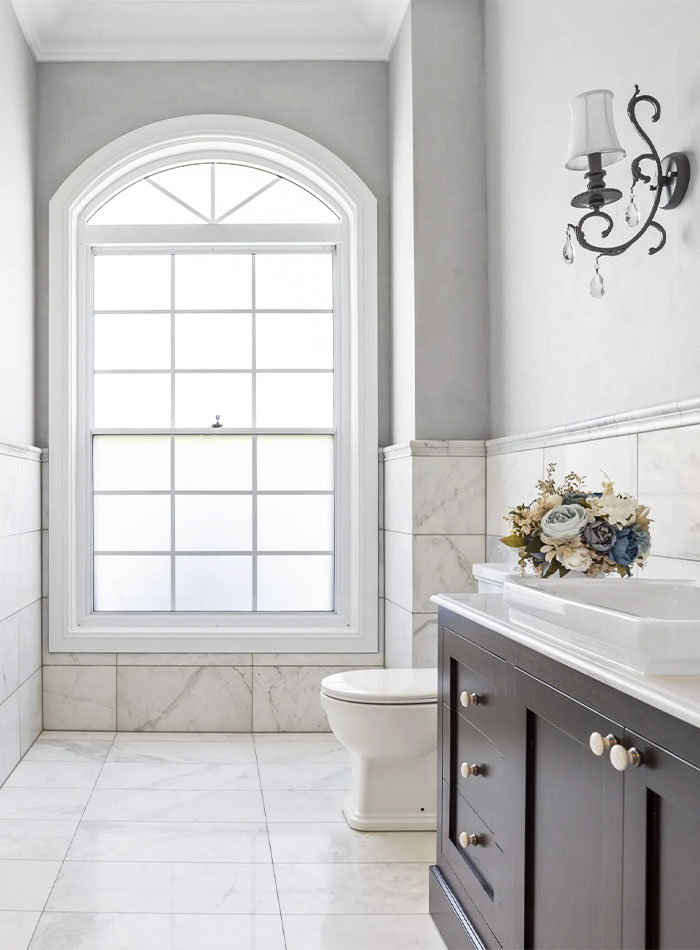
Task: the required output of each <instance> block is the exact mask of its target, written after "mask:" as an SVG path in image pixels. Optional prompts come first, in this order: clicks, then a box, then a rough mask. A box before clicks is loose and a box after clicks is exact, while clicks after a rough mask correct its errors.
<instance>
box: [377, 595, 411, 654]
mask: <svg viewBox="0 0 700 950" xmlns="http://www.w3.org/2000/svg"><path fill="white" fill-rule="evenodd" d="M412 623H413V615H412V613H411V611H410V610H406V609H405V608H404V607H399V606H398V604H394V603H392V602H391V601H390V600H387V601H386V603H385V607H384V644H385V646H384V649H385V656H386V666H387V667H388V668H390V669H407V668H410V667H411V666H412V665H413V628H412Z"/></svg>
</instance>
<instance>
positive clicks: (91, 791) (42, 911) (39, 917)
mask: <svg viewBox="0 0 700 950" xmlns="http://www.w3.org/2000/svg"><path fill="white" fill-rule="evenodd" d="M40 735H41V733H40ZM116 736H117V734H116V732H115V733H114V736H113V737H112V741H111V743H110V746H109V749H107V751H106V753H105V757H104V759H103V760H102V763H101V765H100V770H99V772H98V773H97V778H96V779H95V783H94V785H93V786H92V789H91V790H90V794H89V795H88V797H87V800H86V802H85V805H84V807H83V810H82V811H81V813H80V818H78V823H77V824H76V826H75V831H74V832H73V835H72V837H71V839H70V841H69V842H68V847H67V848H66V853H65V854H64V855H63V860H62V861H61V866H60V867H59V869H58V873H57V874H56V877H55V878H54V882H53V884H52V885H51V890H50V891H49V893H48V894H47V895H46V900H45V901H44V906H43V907H42V909H41V911H40V913H39V916H38V918H37V921H36V924H35V926H34V930H33V931H32V935H31V937H30V939H29V944H28V948H27V950H29V948H31V945H32V943H33V942H34V937H35V935H36V931H37V927H38V926H39V924H40V923H41V918H42V917H43V916H44V913H45V912H46V906H47V904H48V903H49V901H50V900H51V895H52V894H53V892H54V888H55V887H56V883H57V882H58V879H59V878H60V876H61V873H62V871H63V866H64V864H65V863H66V859H67V857H68V852H69V851H70V849H71V848H72V847H73V842H74V841H75V836H76V835H77V834H78V831H79V830H80V826H81V824H82V822H83V815H84V814H85V812H86V811H87V807H88V805H89V804H90V800H91V798H92V796H93V793H94V791H95V788H96V786H97V783H98V782H99V780H100V775H102V770H103V769H104V767H105V764H106V762H107V757H108V756H109V753H110V752H111V751H112V747H113V746H114V742H115V740H116Z"/></svg>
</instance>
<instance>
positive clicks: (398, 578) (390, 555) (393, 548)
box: [384, 531, 413, 610]
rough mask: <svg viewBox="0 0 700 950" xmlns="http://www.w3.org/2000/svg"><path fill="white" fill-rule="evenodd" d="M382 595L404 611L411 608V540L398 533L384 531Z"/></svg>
mask: <svg viewBox="0 0 700 950" xmlns="http://www.w3.org/2000/svg"><path fill="white" fill-rule="evenodd" d="M384 534H385V538H384V576H385V582H384V593H385V597H386V599H387V600H390V601H391V602H392V603H394V604H398V605H399V606H400V607H404V608H405V609H406V610H411V609H412V608H413V538H412V535H410V534H403V533H401V532H398V531H385V532H384Z"/></svg>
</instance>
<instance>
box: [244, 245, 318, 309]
mask: <svg viewBox="0 0 700 950" xmlns="http://www.w3.org/2000/svg"><path fill="white" fill-rule="evenodd" d="M255 292H256V295H257V298H256V299H257V306H258V308H259V309H260V310H332V309H333V257H332V255H331V254H258V255H256V258H255Z"/></svg>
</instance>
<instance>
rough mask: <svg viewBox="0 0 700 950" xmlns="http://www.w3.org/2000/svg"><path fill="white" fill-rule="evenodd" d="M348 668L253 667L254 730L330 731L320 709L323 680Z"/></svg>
mask: <svg viewBox="0 0 700 950" xmlns="http://www.w3.org/2000/svg"><path fill="white" fill-rule="evenodd" d="M348 668H349V667H348V666H259V667H253V731H254V732H328V731H329V729H330V727H329V725H328V720H327V719H326V714H325V712H324V711H323V709H322V708H321V699H320V693H321V680H322V679H323V678H324V677H325V676H329V675H330V674H331V673H340V672H342V671H343V670H347V669H348ZM355 668H357V667H355Z"/></svg>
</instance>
